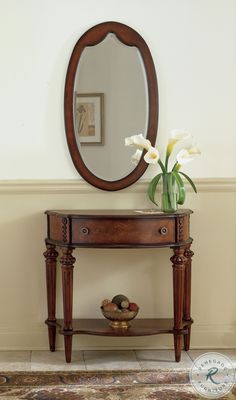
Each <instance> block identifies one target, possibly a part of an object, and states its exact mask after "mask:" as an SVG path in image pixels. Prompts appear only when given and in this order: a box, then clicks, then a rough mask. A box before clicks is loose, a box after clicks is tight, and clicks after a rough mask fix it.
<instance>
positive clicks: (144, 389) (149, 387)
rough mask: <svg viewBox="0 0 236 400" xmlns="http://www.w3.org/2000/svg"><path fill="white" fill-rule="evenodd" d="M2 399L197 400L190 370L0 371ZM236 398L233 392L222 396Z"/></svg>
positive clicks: (235, 391) (228, 398)
mask: <svg viewBox="0 0 236 400" xmlns="http://www.w3.org/2000/svg"><path fill="white" fill-rule="evenodd" d="M0 399H1V400H16V399H19V400H20V399H24V400H61V399H63V400H163V399H165V400H180V399H186V400H192V399H194V400H198V399H203V398H202V397H201V396H199V395H198V394H196V392H195V391H194V389H193V388H192V386H191V384H190V383H189V376H188V372H187V371H167V370H165V371H164V370H162V371H161V370H158V371H157V370H155V371H150V370H148V371H108V372H106V371H93V372H84V371H83V372H82V371H77V372H74V371H71V372H42V373H41V372H6V373H3V372H2V373H0ZM221 399H222V400H226V399H227V400H236V388H234V390H233V393H231V394H228V395H227V396H224V397H222V398H221Z"/></svg>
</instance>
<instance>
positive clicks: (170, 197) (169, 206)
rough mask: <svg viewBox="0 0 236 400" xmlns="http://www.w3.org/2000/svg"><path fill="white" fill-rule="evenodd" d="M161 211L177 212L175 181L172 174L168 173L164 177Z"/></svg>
mask: <svg viewBox="0 0 236 400" xmlns="http://www.w3.org/2000/svg"><path fill="white" fill-rule="evenodd" d="M162 184H163V185H162V194H161V209H162V211H163V212H166V213H168V212H169V213H170V212H175V211H177V208H178V204H177V193H176V187H175V179H174V177H173V175H172V174H170V173H167V174H164V175H163V176H162Z"/></svg>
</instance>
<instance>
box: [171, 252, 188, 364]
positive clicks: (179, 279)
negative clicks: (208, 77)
mask: <svg viewBox="0 0 236 400" xmlns="http://www.w3.org/2000/svg"><path fill="white" fill-rule="evenodd" d="M184 251H185V248H184V247H175V248H174V255H173V256H172V257H171V261H172V263H173V296H174V345H175V361H177V362H178V361H180V358H181V347H182V332H181V329H182V326H183V302H184V271H185V263H186V260H187V259H186V257H185V256H184Z"/></svg>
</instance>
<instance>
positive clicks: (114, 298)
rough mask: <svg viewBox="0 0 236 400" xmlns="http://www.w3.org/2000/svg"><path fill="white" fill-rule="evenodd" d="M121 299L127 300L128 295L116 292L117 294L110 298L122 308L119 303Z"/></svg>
mask: <svg viewBox="0 0 236 400" xmlns="http://www.w3.org/2000/svg"><path fill="white" fill-rule="evenodd" d="M123 301H128V302H129V299H128V297H126V296H124V295H123V294H117V296H115V297H113V299H112V303H115V304H117V306H118V307H119V308H122V306H121V303H122V302H123Z"/></svg>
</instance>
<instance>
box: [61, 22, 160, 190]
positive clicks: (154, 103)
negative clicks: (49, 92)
mask: <svg viewBox="0 0 236 400" xmlns="http://www.w3.org/2000/svg"><path fill="white" fill-rule="evenodd" d="M109 33H113V34H115V35H116V37H117V38H118V39H119V40H120V41H121V42H122V43H124V44H125V45H127V46H135V47H137V49H138V50H139V51H140V54H141V57H142V60H143V65H144V69H145V72H146V79H147V90H148V124H147V135H146V138H147V139H148V140H150V142H151V143H152V146H154V145H155V142H156V136H157V126H158V87H157V78H156V71H155V66H154V63H153V59H152V56H151V53H150V50H149V48H148V46H147V44H146V42H145V41H144V39H143V38H142V37H141V36H140V35H139V33H137V32H136V31H135V30H134V29H132V28H130V27H129V26H127V25H124V24H121V23H119V22H103V23H101V24H98V25H95V26H93V27H92V28H91V29H89V30H88V31H87V32H85V33H84V34H83V35H82V36H81V38H80V39H79V40H78V41H77V43H76V45H75V47H74V49H73V52H72V55H71V58H70V61H69V65H68V69H67V74H66V81H65V97H64V118H65V130H66V138H67V143H68V147H69V151H70V154H71V158H72V160H73V163H74V165H75V168H76V169H77V171H78V172H79V174H80V175H81V176H82V177H83V178H84V179H85V180H86V181H87V182H89V183H90V184H92V185H93V186H95V187H97V188H99V189H103V190H109V191H113V190H120V189H124V188H125V187H127V186H130V185H132V184H133V183H134V182H136V181H137V180H138V179H139V178H140V177H141V176H142V175H143V173H144V172H145V170H146V169H147V167H148V164H147V163H146V162H145V161H144V159H143V156H142V158H141V160H140V162H139V164H138V165H137V167H136V168H134V170H133V171H132V172H130V173H129V174H128V175H127V176H125V177H124V178H121V179H118V180H115V181H107V180H104V179H101V178H98V177H97V176H96V175H94V174H93V173H92V172H91V171H90V170H89V169H88V168H87V166H86V164H85V163H84V161H83V159H82V156H81V154H80V151H79V148H78V145H77V142H76V134H75V128H74V113H73V111H74V85H75V78H76V72H77V67H78V63H79V60H80V57H81V55H82V53H83V50H84V49H85V47H87V46H94V45H96V44H99V43H100V42H102V41H103V40H104V39H105V37H106V36H107V35H108V34H109ZM124 151H125V147H124Z"/></svg>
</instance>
